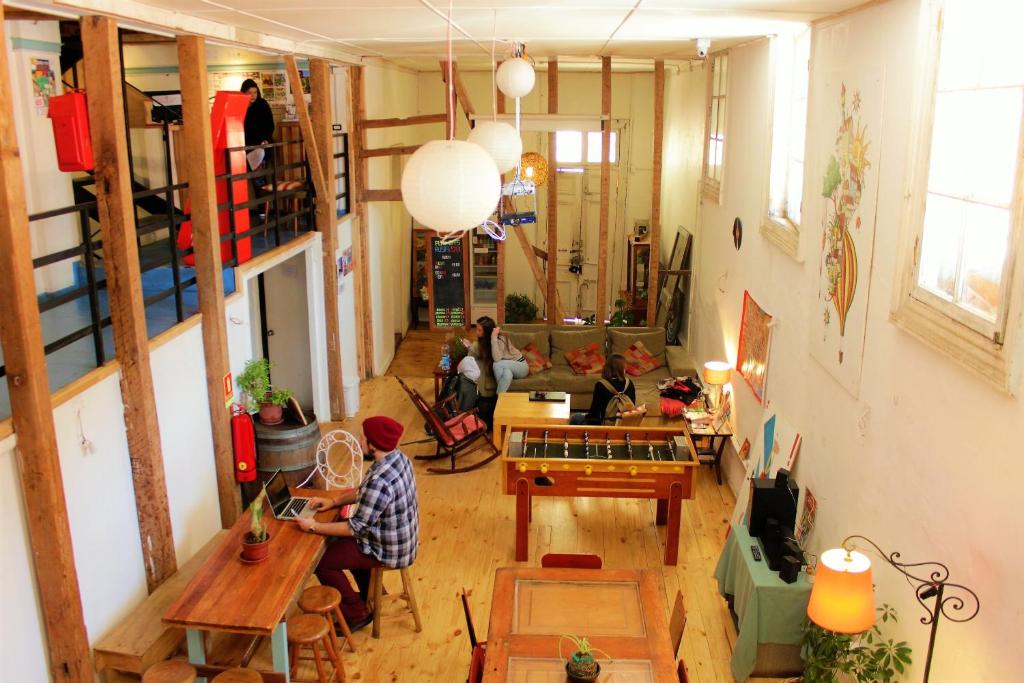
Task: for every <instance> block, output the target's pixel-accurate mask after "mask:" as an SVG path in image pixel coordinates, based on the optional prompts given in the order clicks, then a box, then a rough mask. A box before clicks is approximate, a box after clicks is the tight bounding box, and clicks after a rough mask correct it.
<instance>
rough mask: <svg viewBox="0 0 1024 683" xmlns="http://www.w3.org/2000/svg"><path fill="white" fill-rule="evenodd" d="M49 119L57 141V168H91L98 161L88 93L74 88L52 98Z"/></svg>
mask: <svg viewBox="0 0 1024 683" xmlns="http://www.w3.org/2000/svg"><path fill="white" fill-rule="evenodd" d="M50 120H51V121H52V122H53V140H54V142H55V143H56V144H57V167H58V168H59V169H60V170H62V171H65V172H72V171H91V170H92V169H93V168H94V167H95V166H96V164H95V162H94V161H93V158H92V138H91V137H90V136H89V110H88V107H86V103H85V93H84V92H81V91H75V92H69V93H67V94H65V95H57V96H55V97H51V98H50Z"/></svg>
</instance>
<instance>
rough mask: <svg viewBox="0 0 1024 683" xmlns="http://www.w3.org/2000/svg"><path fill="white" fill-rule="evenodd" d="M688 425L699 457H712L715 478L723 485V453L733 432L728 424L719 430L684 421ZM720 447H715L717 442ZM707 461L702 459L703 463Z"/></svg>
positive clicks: (707, 425)
mask: <svg viewBox="0 0 1024 683" xmlns="http://www.w3.org/2000/svg"><path fill="white" fill-rule="evenodd" d="M683 423H684V424H686V428H687V429H688V430H689V431H690V436H691V437H693V442H694V445H695V446H696V447H697V457H698V458H704V457H710V458H711V460H708V461H706V462H710V463H711V465H713V466H714V468H715V478H716V479H717V480H718V484H719V485H721V484H722V452H723V451H724V450H725V442H726V441H728V440H729V438H730V437H731V436H732V430H731V429H729V425H728V423H726V424H723V425H722V426H721V427H719V428H718V429H715V427H714V426H713V425H710V424H706V425H691V424H689V423H688V422H687V421H686V420H683ZM716 440H717V442H718V445H717V446H716V445H715V442H716ZM704 462H705V460H703V459H701V463H704Z"/></svg>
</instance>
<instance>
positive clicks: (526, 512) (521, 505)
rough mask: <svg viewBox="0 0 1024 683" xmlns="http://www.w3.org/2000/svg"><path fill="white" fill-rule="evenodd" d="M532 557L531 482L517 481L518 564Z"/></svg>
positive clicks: (526, 480) (525, 480)
mask: <svg viewBox="0 0 1024 683" xmlns="http://www.w3.org/2000/svg"><path fill="white" fill-rule="evenodd" d="M529 555H530V481H529V480H528V479H517V480H516V562H526V559H527V558H528V557H529Z"/></svg>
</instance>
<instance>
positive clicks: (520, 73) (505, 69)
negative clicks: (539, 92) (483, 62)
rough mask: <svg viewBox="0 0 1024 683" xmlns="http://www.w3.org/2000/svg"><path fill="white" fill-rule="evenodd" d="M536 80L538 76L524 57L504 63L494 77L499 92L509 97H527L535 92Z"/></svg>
mask: <svg viewBox="0 0 1024 683" xmlns="http://www.w3.org/2000/svg"><path fill="white" fill-rule="evenodd" d="M536 79H537V75H536V74H535V73H534V72H533V66H531V65H530V63H529V62H528V61H526V60H525V59H523V58H522V57H515V58H514V59H509V60H506V61H504V62H502V63H501V66H499V67H498V71H497V73H496V74H495V75H494V80H495V81H496V82H497V84H498V90H500V91H501V92H503V93H505V94H506V95H507V96H509V97H526V96H527V95H529V94H530V91H531V90H533V83H534V81H535V80H536Z"/></svg>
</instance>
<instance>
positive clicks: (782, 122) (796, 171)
mask: <svg viewBox="0 0 1024 683" xmlns="http://www.w3.org/2000/svg"><path fill="white" fill-rule="evenodd" d="M771 50H772V68H773V71H774V77H775V96H774V98H773V100H772V102H773V104H772V140H771V145H772V154H771V170H770V173H769V179H768V212H767V213H768V221H767V222H766V223H765V224H764V225H763V231H764V233H765V235H766V236H767V237H769V239H771V240H772V241H773V242H775V243H776V244H778V245H779V246H780V247H781V248H782V249H783V250H784V251H786V252H787V253H789V254H790V255H792V256H793V257H794V258H795V257H796V256H797V247H798V246H799V242H800V233H799V230H800V209H801V203H802V201H803V189H804V188H803V186H804V139H805V137H806V132H807V84H808V80H809V77H810V70H809V68H808V67H809V60H810V50H811V32H810V30H805V31H803V32H802V33H800V34H798V35H796V36H777V37H775V38H773V39H772V45H771Z"/></svg>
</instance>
